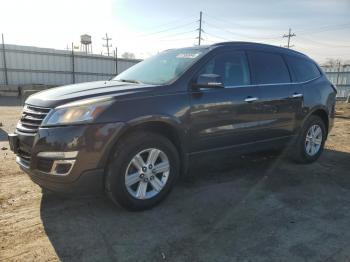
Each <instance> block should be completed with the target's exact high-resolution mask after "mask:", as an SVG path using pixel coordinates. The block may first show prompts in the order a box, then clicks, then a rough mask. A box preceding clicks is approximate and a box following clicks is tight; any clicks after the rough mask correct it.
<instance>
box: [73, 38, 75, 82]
mask: <svg viewBox="0 0 350 262" xmlns="http://www.w3.org/2000/svg"><path fill="white" fill-rule="evenodd" d="M72 80H73V84H75V68H74V45H73V43H72Z"/></svg>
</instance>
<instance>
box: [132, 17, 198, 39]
mask: <svg viewBox="0 0 350 262" xmlns="http://www.w3.org/2000/svg"><path fill="white" fill-rule="evenodd" d="M194 23H196V21H192V22H189V23H185V24H181V25H178V26H174V27H170V28H168V29H163V30H160V31H157V32H153V33H148V34H143V35H139V36H138V37H145V36H150V35H155V34H160V33H165V32H168V31H172V30H175V29H178V28H182V27H186V26H188V25H191V24H194Z"/></svg>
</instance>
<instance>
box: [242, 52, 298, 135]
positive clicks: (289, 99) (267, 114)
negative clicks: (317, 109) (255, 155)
mask: <svg viewBox="0 0 350 262" xmlns="http://www.w3.org/2000/svg"><path fill="white" fill-rule="evenodd" d="M248 57H249V63H250V67H251V71H252V78H253V79H252V81H253V83H254V84H256V85H258V86H259V89H260V93H261V99H260V102H261V107H262V113H261V122H260V125H261V128H262V132H263V134H262V136H263V138H264V139H274V138H281V137H285V136H289V135H292V133H293V130H294V126H295V121H296V114H297V111H298V110H299V108H301V102H302V93H303V92H302V90H301V89H299V87H298V86H296V85H295V84H293V83H292V81H291V75H290V72H289V69H288V66H287V64H286V62H285V60H284V58H283V56H282V55H281V54H279V53H272V52H265V51H248Z"/></svg>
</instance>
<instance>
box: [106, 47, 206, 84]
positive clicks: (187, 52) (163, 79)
mask: <svg viewBox="0 0 350 262" xmlns="http://www.w3.org/2000/svg"><path fill="white" fill-rule="evenodd" d="M206 51H207V49H206V48H188V49H174V50H168V51H164V52H162V53H160V54H158V55H156V56H153V57H151V58H148V59H146V60H144V61H142V62H140V63H138V64H136V65H135V66H133V67H131V68H129V69H127V70H126V71H124V72H123V73H121V74H119V75H118V76H116V77H115V78H113V80H115V81H122V82H132V83H145V84H154V85H161V84H168V83H170V82H172V81H173V80H175V79H176V78H178V77H179V76H180V75H181V74H182V73H184V72H185V70H186V69H187V68H189V67H190V66H191V65H192V64H193V63H194V62H195V61H197V60H198V59H199V58H200V57H201V56H202V55H203V54H204V53H205V52H206Z"/></svg>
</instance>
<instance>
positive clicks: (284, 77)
mask: <svg viewBox="0 0 350 262" xmlns="http://www.w3.org/2000/svg"><path fill="white" fill-rule="evenodd" d="M248 57H249V62H250V67H251V71H252V78H253V81H254V83H255V84H281V83H290V75H289V71H288V68H287V65H286V63H285V62H284V59H283V57H282V56H281V55H280V54H275V53H269V52H259V51H249V52H248Z"/></svg>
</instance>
